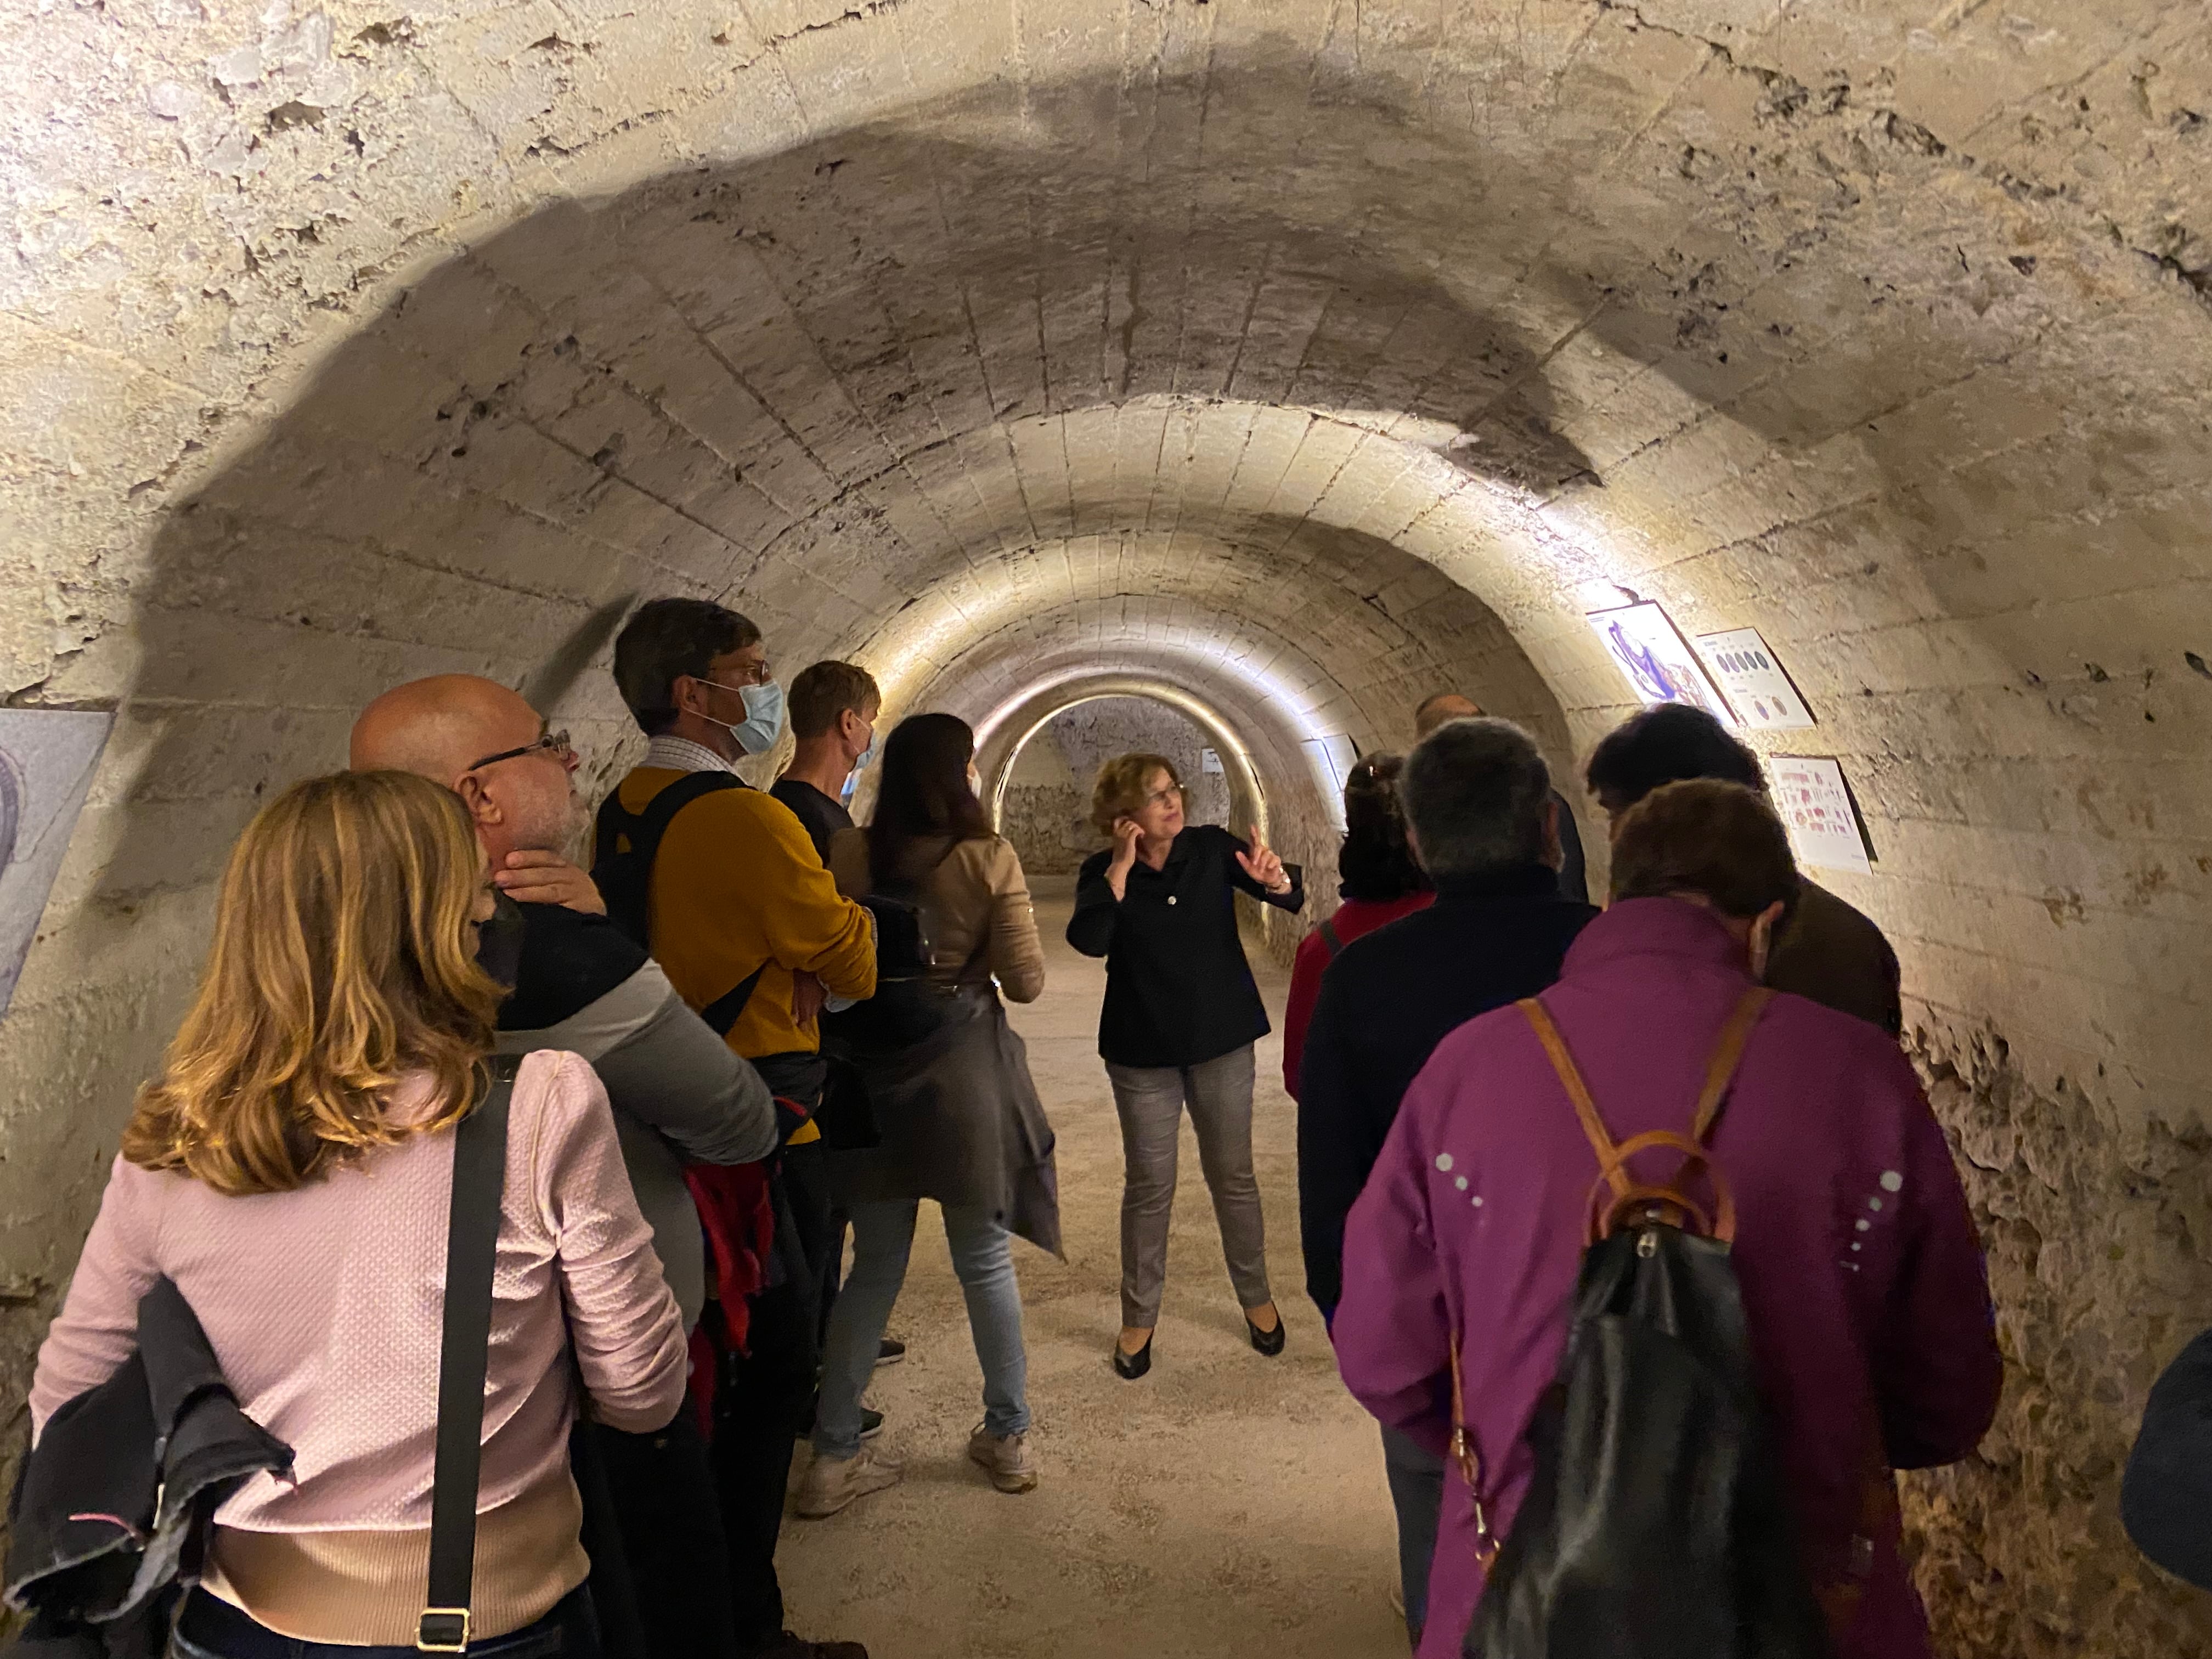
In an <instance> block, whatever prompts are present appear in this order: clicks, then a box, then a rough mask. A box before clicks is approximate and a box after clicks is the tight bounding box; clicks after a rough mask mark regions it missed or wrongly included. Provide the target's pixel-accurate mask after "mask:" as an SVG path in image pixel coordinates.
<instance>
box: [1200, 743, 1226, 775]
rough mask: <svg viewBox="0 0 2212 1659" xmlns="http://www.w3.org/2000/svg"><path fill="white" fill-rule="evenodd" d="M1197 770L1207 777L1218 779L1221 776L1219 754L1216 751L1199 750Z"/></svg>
mask: <svg viewBox="0 0 2212 1659" xmlns="http://www.w3.org/2000/svg"><path fill="white" fill-rule="evenodd" d="M1198 769H1199V770H1200V772H1202V773H1204V774H1206V775H1207V776H1208V777H1215V778H1218V777H1220V776H1221V775H1222V770H1221V756H1220V754H1219V753H1218V751H1217V750H1212V749H1201V750H1199V751H1198Z"/></svg>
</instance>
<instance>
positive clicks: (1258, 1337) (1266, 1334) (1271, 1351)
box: [1244, 1308, 1289, 1359]
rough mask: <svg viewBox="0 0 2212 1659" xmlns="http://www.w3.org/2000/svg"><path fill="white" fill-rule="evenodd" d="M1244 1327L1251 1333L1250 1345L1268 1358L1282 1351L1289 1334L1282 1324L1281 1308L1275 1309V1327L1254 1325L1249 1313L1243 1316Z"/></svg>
mask: <svg viewBox="0 0 2212 1659" xmlns="http://www.w3.org/2000/svg"><path fill="white" fill-rule="evenodd" d="M1244 1328H1245V1329H1246V1330H1248V1331H1249V1332H1250V1333H1251V1334H1252V1346H1254V1347H1255V1348H1257V1349H1258V1350H1259V1351H1260V1352H1261V1353H1263V1354H1265V1355H1267V1358H1270V1359H1273V1358H1274V1357H1275V1356H1276V1355H1277V1354H1279V1353H1280V1352H1282V1351H1283V1344H1284V1342H1285V1340H1287V1339H1288V1336H1289V1333H1288V1331H1287V1330H1286V1329H1285V1327H1284V1324H1283V1310H1281V1309H1280V1308H1278V1309H1276V1310H1275V1328H1274V1329H1273V1330H1272V1331H1263V1330H1261V1328H1259V1327H1258V1326H1257V1325H1255V1324H1254V1323H1253V1322H1252V1318H1251V1316H1250V1315H1249V1314H1247V1315H1246V1316H1245V1318H1244Z"/></svg>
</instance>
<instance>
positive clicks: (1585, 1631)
mask: <svg viewBox="0 0 2212 1659" xmlns="http://www.w3.org/2000/svg"><path fill="white" fill-rule="evenodd" d="M1769 995H1770V994H1769V993H1767V992H1765V991H1760V990H1754V991H1753V992H1751V993H1750V994H1747V996H1746V997H1745V999H1744V1000H1743V1002H1742V1003H1741V1005H1740V1006H1738V1008H1737V1009H1736V1011H1735V1013H1734V1014H1733V1015H1732V1016H1731V1017H1730V1018H1729V1022H1728V1024H1726V1026H1725V1027H1724V1028H1723V1032H1722V1036H1721V1042H1720V1045H1719V1048H1717V1051H1716V1053H1715V1054H1714V1056H1713V1059H1712V1062H1711V1066H1710V1067H1709V1068H1708V1070H1707V1073H1706V1079H1705V1093H1704V1096H1703V1097H1702V1098H1701V1099H1700V1100H1699V1103H1698V1109H1697V1113H1696V1116H1695V1118H1694V1120H1693V1127H1692V1131H1691V1133H1689V1134H1688V1135H1686V1136H1685V1135H1681V1134H1676V1133H1672V1132H1669V1131H1653V1132H1652V1133H1648V1134H1642V1135H1638V1136H1637V1137H1635V1138H1634V1139H1632V1140H1629V1141H1627V1142H1626V1143H1624V1144H1622V1145H1620V1146H1615V1145H1614V1144H1613V1139H1612V1137H1611V1136H1610V1135H1609V1134H1608V1133H1607V1131H1606V1128H1605V1125H1604V1121H1603V1119H1602V1118H1601V1117H1600V1116H1599V1115H1598V1112H1597V1108H1596V1106H1595V1103H1593V1102H1592V1101H1591V1099H1590V1097H1589V1090H1588V1088H1587V1087H1586V1086H1585V1085H1584V1084H1583V1079H1582V1077H1581V1075H1580V1073H1578V1072H1577V1069H1576V1067H1575V1064H1574V1061H1573V1060H1572V1059H1571V1057H1570V1056H1569V1055H1568V1054H1567V1050H1566V1048H1565V1043H1564V1042H1562V1041H1561V1039H1560V1037H1559V1032H1558V1030H1557V1029H1556V1028H1555V1027H1553V1024H1552V1023H1551V1019H1550V1017H1549V1016H1548V1015H1547V1013H1546V1012H1545V1011H1544V1009H1543V1006H1542V1005H1541V1003H1540V1002H1538V1001H1536V1000H1534V999H1530V1000H1528V1001H1526V1002H1523V1003H1522V1005H1521V1007H1522V1011H1523V1012H1525V1013H1526V1014H1527V1016H1528V1020H1529V1023H1530V1024H1532V1025H1533V1026H1534V1028H1535V1030H1536V1033H1537V1036H1539V1038H1541V1040H1542V1042H1543V1043H1544V1046H1545V1048H1546V1051H1547V1053H1548V1054H1550V1056H1551V1059H1552V1062H1553V1066H1554V1067H1555V1068H1556V1069H1557V1071H1558V1072H1559V1079H1560V1081H1561V1083H1562V1084H1563V1085H1565V1088H1566V1091H1567V1094H1568V1097H1569V1098H1570V1099H1571V1100H1572V1101H1573V1102H1574V1104H1575V1108H1576V1110H1577V1114H1578V1115H1579V1116H1580V1117H1581V1119H1582V1122H1583V1129H1584V1131H1585V1132H1586V1133H1588V1134H1589V1139H1590V1144H1591V1146H1592V1147H1593V1148H1594V1149H1595V1151H1596V1153H1597V1157H1598V1164H1599V1169H1600V1176H1601V1178H1600V1182H1599V1184H1598V1188H1597V1189H1596V1190H1595V1192H1594V1194H1593V1206H1592V1207H1593V1215H1592V1219H1591V1229H1590V1243H1589V1247H1588V1249H1586V1250H1585V1251H1584V1253H1583V1262H1582V1271H1581V1274H1580V1277H1579V1279H1578V1280H1577V1284H1576V1287H1575V1296H1574V1303H1573V1314H1572V1318H1573V1322H1572V1326H1571V1330H1570V1333H1569V1335H1568V1339H1567V1348H1566V1355H1565V1359H1564V1361H1563V1362H1562V1364H1561V1365H1560V1368H1559V1377H1558V1380H1557V1381H1556V1382H1555V1383H1553V1386H1552V1388H1551V1389H1549V1390H1548V1391H1547V1394H1546V1395H1545V1398H1544V1400H1543V1401H1542V1403H1541V1405H1540V1406H1539V1407H1538V1409H1537V1412H1536V1414H1535V1417H1534V1421H1533V1422H1532V1423H1531V1425H1530V1427H1529V1431H1528V1438H1529V1441H1530V1444H1531V1449H1532V1450H1533V1451H1534V1462H1535V1471H1534V1476H1533V1478H1532V1480H1531V1482H1530V1485H1529V1488H1528V1494H1527V1496H1526V1498H1524V1499H1523V1501H1522V1506H1521V1510H1520V1513H1519V1515H1518V1516H1517V1517H1516V1520H1515V1522H1514V1525H1513V1528H1512V1534H1511V1536H1510V1538H1508V1539H1507V1540H1506V1541H1505V1543H1504V1547H1503V1548H1499V1547H1497V1545H1496V1544H1495V1541H1492V1539H1491V1538H1490V1536H1489V1530H1488V1527H1487V1524H1486V1518H1485V1516H1484V1513H1483V1504H1484V1501H1485V1498H1486V1496H1487V1495H1488V1494H1486V1490H1485V1487H1484V1485H1483V1471H1482V1467H1481V1460H1480V1457H1479V1455H1477V1454H1476V1452H1475V1450H1474V1446H1473V1443H1472V1442H1471V1439H1470V1437H1469V1436H1468V1432H1467V1431H1466V1428H1465V1425H1464V1409H1463V1407H1464V1402H1463V1401H1462V1400H1461V1399H1460V1398H1459V1397H1458V1396H1459V1378H1458V1376H1457V1371H1458V1363H1457V1362H1458V1355H1457V1352H1456V1351H1455V1352H1454V1355H1453V1361H1454V1366H1453V1369H1454V1373H1455V1375H1454V1377H1453V1392H1454V1424H1455V1429H1454V1434H1453V1438H1452V1446H1453V1453H1454V1455H1455V1457H1456V1459H1457V1460H1458V1462H1459V1466H1460V1470H1461V1473H1462V1476H1463V1477H1464V1478H1465V1479H1466V1480H1467V1482H1468V1487H1469V1489H1470V1490H1471V1491H1472V1492H1474V1495H1475V1503H1476V1510H1475V1514H1476V1522H1477V1529H1478V1535H1479V1538H1480V1547H1481V1548H1482V1550H1483V1552H1484V1553H1485V1554H1486V1555H1492V1556H1493V1557H1494V1559H1492V1561H1491V1562H1490V1564H1489V1565H1490V1571H1489V1578H1488V1583H1487V1584H1486V1587H1485V1589H1484V1592H1483V1596H1482V1600H1481V1602H1480V1605H1479V1606H1478V1607H1477V1608H1476V1610H1475V1617H1474V1625H1473V1626H1472V1627H1471V1628H1470V1629H1469V1631H1468V1637H1467V1641H1466V1644H1465V1646H1464V1648H1463V1650H1462V1651H1463V1652H1465V1653H1466V1654H1468V1655H1469V1656H1480V1659H1826V1656H1828V1655H1829V1653H1830V1651H1831V1649H1830V1644H1829V1638H1828V1629H1827V1623H1826V1617H1825V1615H1824V1614H1823V1613H1822V1611H1821V1607H1820V1601H1818V1599H1817V1598H1816V1597H1815V1595H1814V1592H1813V1587H1812V1584H1811V1582H1810V1579H1809V1577H1808V1573H1807V1571H1806V1570H1805V1565H1804V1562H1803V1559H1802V1555H1801V1553H1800V1551H1799V1547H1798V1543H1797V1539H1796V1528H1795V1526H1794V1523H1793V1522H1792V1520H1791V1516H1790V1511H1789V1509H1788V1506H1787V1504H1786V1501H1785V1498H1784V1492H1783V1488H1782V1484H1781V1480H1780V1477H1779V1474H1778V1470H1777V1468H1776V1466H1775V1462H1774V1458H1773V1455H1772V1452H1771V1448H1770V1445H1769V1436H1768V1432H1767V1427H1766V1420H1765V1419H1766V1414H1765V1407H1764V1405H1763V1403H1762V1402H1761V1401H1760V1398H1759V1389H1758V1386H1757V1382H1756V1379H1755V1377H1754V1375H1753V1369H1752V1358H1751V1346H1750V1340H1749V1334H1748V1331H1747V1327H1746V1323H1745V1319H1744V1311H1743V1298H1742V1296H1741V1291H1740V1290H1739V1288H1738V1285H1737V1283H1736V1277H1735V1267H1734V1265H1733V1264H1732V1262H1731V1261H1730V1260H1729V1243H1730V1240H1731V1239H1732V1238H1733V1237H1734V1235H1735V1210H1734V1205H1733V1202H1732V1201H1731V1200H1730V1198H1729V1193H1728V1189H1727V1187H1726V1184H1725V1183H1724V1182H1723V1181H1722V1179H1721V1176H1720V1175H1719V1172H1718V1171H1717V1170H1713V1169H1712V1168H1711V1164H1710V1162H1709V1161H1708V1158H1707V1154H1706V1151H1705V1147H1706V1143H1707V1141H1708V1139H1709V1137H1710V1136H1711V1131H1712V1127H1713V1125H1714V1123H1715V1122H1716V1121H1717V1119H1718V1117H1719V1115H1720V1110H1721V1107H1722V1103H1723V1100H1724V1099H1725V1097H1726V1095H1727V1092H1728V1088H1729V1083H1730V1081H1731V1079H1733V1078H1734V1076H1735V1067H1736V1062H1737V1061H1738V1060H1739V1059H1741V1055H1742V1052H1743V1047H1744V1043H1745V1042H1746V1041H1747V1039H1748V1037H1749V1036H1750V1032H1751V1028H1752V1026H1753V1024H1755V1023H1756V1022H1757V1020H1758V1018H1759V1012H1760V1011H1761V1009H1763V1008H1764V1006H1765V1003H1766V1000H1767V999H1768V996H1769ZM1654 1151H1671V1152H1680V1154H1682V1156H1683V1160H1684V1162H1683V1164H1682V1166H1681V1168H1680V1170H1679V1171H1678V1172H1677V1174H1676V1176H1675V1177H1674V1180H1673V1181H1672V1182H1669V1183H1668V1184H1666V1185H1662V1186H1644V1185H1639V1184H1638V1182H1636V1180H1635V1178H1634V1177H1633V1176H1632V1174H1631V1173H1630V1171H1629V1168H1628V1165H1629V1161H1630V1160H1631V1159H1632V1158H1636V1157H1638V1155H1639V1154H1642V1153H1645V1152H1654ZM1695 1166H1703V1167H1704V1168H1705V1170H1706V1172H1707V1176H1708V1179H1709V1182H1710V1185H1711V1190H1712V1193H1713V1194H1714V1197H1715V1200H1716V1202H1715V1205H1714V1207H1713V1211H1712V1212H1711V1214H1710V1215H1709V1214H1707V1213H1706V1212H1705V1209H1704V1207H1703V1206H1701V1205H1700V1204H1699V1202H1698V1200H1696V1199H1694V1198H1692V1196H1690V1194H1689V1191H1688V1188H1687V1187H1686V1183H1685V1179H1684V1178H1685V1176H1686V1175H1687V1174H1688V1173H1689V1172H1690V1170H1692V1168H1693V1167H1695Z"/></svg>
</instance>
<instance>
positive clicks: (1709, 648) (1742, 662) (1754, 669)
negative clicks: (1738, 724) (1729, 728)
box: [1697, 628, 1814, 732]
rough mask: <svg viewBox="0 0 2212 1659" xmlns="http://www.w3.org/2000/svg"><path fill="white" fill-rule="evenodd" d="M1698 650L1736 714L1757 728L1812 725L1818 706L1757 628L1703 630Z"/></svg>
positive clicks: (1774, 728) (1747, 724)
mask: <svg viewBox="0 0 2212 1659" xmlns="http://www.w3.org/2000/svg"><path fill="white" fill-rule="evenodd" d="M1697 645H1698V654H1699V656H1700V657H1702V658H1704V659H1705V666H1706V667H1707V668H1709V669H1711V671H1712V675H1713V678H1715V679H1717V680H1718V681H1719V682H1720V684H1721V690H1723V691H1724V692H1726V693H1727V694H1728V700H1729V707H1730V708H1734V709H1735V716H1736V718H1737V719H1738V720H1741V721H1742V722H1743V724H1744V725H1746V726H1750V727H1752V728H1753V730H1755V731H1765V732H1775V731H1784V730H1789V729H1792V728H1796V727H1799V726H1810V725H1812V724H1813V723H1814V722H1813V711H1812V709H1811V708H1808V707H1807V706H1806V702H1805V699H1804V698H1803V697H1802V696H1800V695H1799V694H1798V690H1797V686H1796V682H1795V681H1793V680H1791V678H1790V675H1789V672H1788V671H1786V670H1785V669H1784V667H1783V666H1782V664H1781V662H1780V661H1779V660H1778V659H1777V658H1776V656H1775V654H1774V653H1773V652H1772V651H1771V650H1770V649H1768V648H1767V644H1766V641H1765V640H1763V639H1761V638H1760V637H1759V630H1758V629H1756V628H1735V629H1729V631H1728V632H1727V633H1725V634H1700V635H1698V640H1697Z"/></svg>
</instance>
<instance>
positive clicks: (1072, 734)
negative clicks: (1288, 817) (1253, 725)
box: [999, 697, 1241, 873]
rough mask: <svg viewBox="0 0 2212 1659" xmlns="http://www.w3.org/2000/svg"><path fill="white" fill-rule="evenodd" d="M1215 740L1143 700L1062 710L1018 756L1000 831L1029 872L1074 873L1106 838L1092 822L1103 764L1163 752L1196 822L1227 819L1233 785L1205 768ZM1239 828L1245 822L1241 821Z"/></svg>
mask: <svg viewBox="0 0 2212 1659" xmlns="http://www.w3.org/2000/svg"><path fill="white" fill-rule="evenodd" d="M1210 746H1211V740H1210V739H1209V738H1207V737H1206V733H1205V732H1203V731H1202V730H1200V727H1199V726H1198V725H1197V724H1196V722H1194V721H1193V720H1190V719H1189V718H1188V716H1187V715H1184V714H1179V713H1177V712H1176V710H1174V709H1172V708H1169V707H1168V706H1167V705H1166V704H1164V703H1159V702H1152V701H1150V700H1149V699H1146V698H1140V697H1098V698H1095V699H1093V700H1092V701H1091V702H1082V703H1078V704H1076V705H1075V707H1073V708H1068V709H1065V710H1063V711H1062V712H1061V713H1060V714H1055V715H1054V716H1053V718H1052V720H1050V721H1049V722H1048V724H1047V725H1046V726H1044V728H1043V729H1042V730H1041V731H1040V732H1037V733H1036V735H1035V736H1034V737H1032V738H1030V740H1029V742H1028V743H1027V744H1025V745H1024V747H1023V750H1022V752H1021V754H1020V755H1019V756H1018V757H1017V758H1016V759H1015V762H1014V766H1013V770H1012V774H1011V775H1009V776H1008V778H1007V780H1006V795H1005V798H1004V799H1003V800H1002V801H1001V803H1000V809H999V810H1000V833H1001V834H1003V835H1004V836H1006V839H1007V840H1009V841H1011V842H1013V844H1014V850H1015V851H1016V852H1018V853H1019V854H1021V858H1022V867H1023V868H1024V869H1025V870H1030V871H1038V872H1051V873H1069V872H1073V871H1074V870H1076V869H1077V868H1078V867H1079V866H1080V865H1081V864H1082V862H1083V860H1085V859H1086V858H1088V857H1089V856H1090V855H1091V853H1093V852H1094V851H1096V850H1097V848H1101V847H1103V846H1104V845H1105V844H1106V843H1105V841H1104V839H1103V837H1102V836H1100V835H1099V834H1098V832H1097V830H1096V829H1093V828H1092V827H1091V785H1092V783H1093V782H1094V781H1096V780H1097V775H1098V769H1099V767H1100V766H1101V765H1103V763H1105V762H1107V761H1109V760H1111V759H1112V758H1113V757H1115V756H1116V755H1127V754H1134V753H1137V752H1139V751H1143V752H1148V753H1151V754H1155V755H1164V756H1166V757H1168V758H1169V759H1170V760H1171V761H1173V762H1174V763H1175V764H1176V770H1177V771H1179V772H1180V773H1181V774H1182V778H1183V782H1184V787H1186V788H1188V790H1189V791H1190V796H1189V799H1188V802H1187V803H1186V805H1185V807H1184V811H1185V813H1186V815H1187V816H1188V821H1189V822H1190V823H1228V822H1229V786H1228V784H1227V782H1226V781H1225V779H1224V777H1223V775H1221V774H1220V773H1218V772H1208V771H1206V769H1205V765H1204V762H1203V760H1202V758H1201V757H1202V755H1203V754H1204V751H1205V750H1207V749H1208V748H1209V747H1210ZM1237 827H1241V826H1237Z"/></svg>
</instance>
